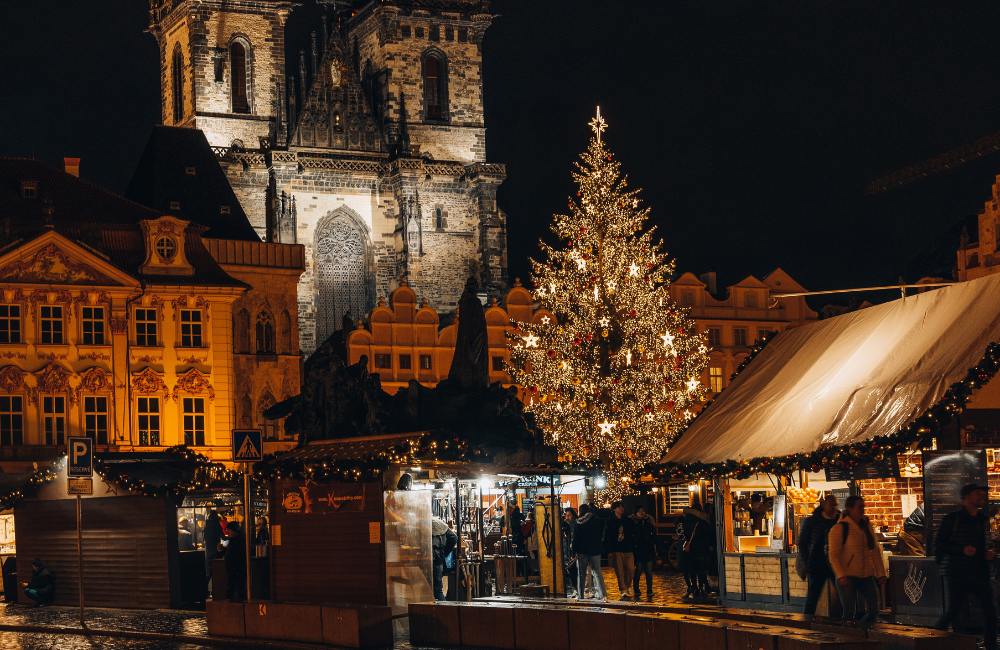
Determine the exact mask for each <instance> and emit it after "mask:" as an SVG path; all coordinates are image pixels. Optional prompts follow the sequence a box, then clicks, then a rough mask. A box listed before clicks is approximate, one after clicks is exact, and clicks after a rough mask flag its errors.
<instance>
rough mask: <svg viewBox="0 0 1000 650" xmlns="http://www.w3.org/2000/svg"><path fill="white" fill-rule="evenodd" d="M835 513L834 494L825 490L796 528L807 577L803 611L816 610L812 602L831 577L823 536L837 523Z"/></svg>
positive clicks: (820, 594)
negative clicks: (822, 497)
mask: <svg viewBox="0 0 1000 650" xmlns="http://www.w3.org/2000/svg"><path fill="white" fill-rule="evenodd" d="M839 516H840V510H839V509H838V508H837V497H835V496H833V495H832V494H829V495H827V496H826V498H825V499H823V500H822V501H821V502H820V504H819V506H818V507H817V508H816V509H815V510H814V511H813V513H812V516H811V517H809V518H808V519H805V520H804V521H803V522H802V527H801V528H800V529H799V541H798V547H799V560H800V562H801V563H802V564H803V565H804V566H805V568H806V577H807V578H808V581H809V587H808V591H807V592H806V605H805V609H804V610H803V613H805V614H810V615H814V614H815V613H816V605H818V604H819V598H820V596H822V595H823V587H824V586H825V585H826V582H827V580H831V579H833V570H832V569H831V568H830V561H829V560H828V559H827V557H826V538H827V535H829V534H830V529H831V528H833V527H834V526H835V525H836V524H837V519H838V518H839ZM831 614H833V612H831Z"/></svg>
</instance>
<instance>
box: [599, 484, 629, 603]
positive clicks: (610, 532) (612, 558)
mask: <svg viewBox="0 0 1000 650" xmlns="http://www.w3.org/2000/svg"><path fill="white" fill-rule="evenodd" d="M611 512H613V513H614V517H612V518H611V520H610V521H609V522H608V523H607V527H606V528H605V529H604V550H605V551H607V552H608V564H610V565H611V566H612V567H613V568H614V570H615V576H616V577H617V578H618V591H619V593H621V597H620V600H625V599H626V598H631V597H632V579H633V578H634V577H635V566H634V564H633V561H632V550H633V548H634V547H635V525H634V523H633V522H632V520H631V519H629V518H628V517H626V516H625V505H624V504H623V503H622V502H621V501H615V502H614V503H612V504H611Z"/></svg>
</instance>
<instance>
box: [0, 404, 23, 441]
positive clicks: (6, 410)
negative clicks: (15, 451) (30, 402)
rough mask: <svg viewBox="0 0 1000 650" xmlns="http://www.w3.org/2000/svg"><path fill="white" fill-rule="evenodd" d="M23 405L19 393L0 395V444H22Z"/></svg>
mask: <svg viewBox="0 0 1000 650" xmlns="http://www.w3.org/2000/svg"><path fill="white" fill-rule="evenodd" d="M23 405H24V401H23V399H22V398H21V396H20V395H0V445H22V444H24V413H23V412H22V411H21V409H22V407H23Z"/></svg>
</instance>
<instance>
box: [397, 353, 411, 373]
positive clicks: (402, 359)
mask: <svg viewBox="0 0 1000 650" xmlns="http://www.w3.org/2000/svg"><path fill="white" fill-rule="evenodd" d="M399 369H400V370H409V369H410V355H408V354H401V355H399Z"/></svg>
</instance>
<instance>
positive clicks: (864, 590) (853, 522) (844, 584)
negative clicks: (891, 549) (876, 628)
mask: <svg viewBox="0 0 1000 650" xmlns="http://www.w3.org/2000/svg"><path fill="white" fill-rule="evenodd" d="M827 547H828V548H829V549H830V554H829V556H830V566H831V568H832V569H833V574H834V575H835V576H836V578H837V593H839V594H840V604H841V607H843V610H844V611H843V619H844V620H855V619H856V618H857V616H858V609H860V608H863V609H864V612H865V613H864V614H863V615H862V616H861V618H860V619H859V620H860V621H861V622H862V623H874V622H875V620H876V619H877V618H878V599H879V594H878V585H879V584H882V583H884V582H885V565H884V564H883V563H882V549H881V547H880V546H879V545H878V543H877V542H876V541H875V531H873V530H872V525H871V522H870V521H869V520H868V517H866V516H865V500H864V499H863V498H861V497H858V496H854V497H847V501H846V503H845V507H844V513H843V515H841V517H840V520H839V521H838V522H837V524H836V525H835V526H833V527H832V528H831V529H830V532H829V533H827ZM876 581H877V582H878V584H876Z"/></svg>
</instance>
